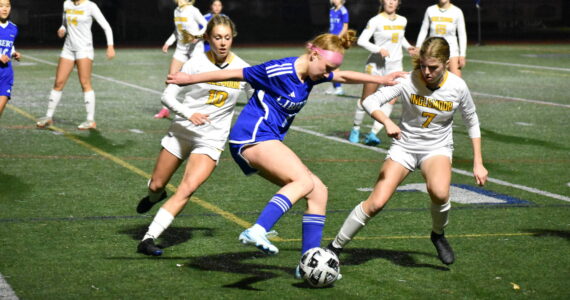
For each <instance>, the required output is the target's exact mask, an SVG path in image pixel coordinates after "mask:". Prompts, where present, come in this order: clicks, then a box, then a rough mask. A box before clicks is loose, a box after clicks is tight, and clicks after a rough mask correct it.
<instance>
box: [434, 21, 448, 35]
mask: <svg viewBox="0 0 570 300" xmlns="http://www.w3.org/2000/svg"><path fill="white" fill-rule="evenodd" d="M435 33H436V34H439V35H445V34H446V33H447V30H446V27H445V24H438V25H435Z"/></svg>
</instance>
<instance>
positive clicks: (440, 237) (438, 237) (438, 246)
mask: <svg viewBox="0 0 570 300" xmlns="http://www.w3.org/2000/svg"><path fill="white" fill-rule="evenodd" d="M431 242H432V243H433V245H434V246H435V250H437V257H438V258H439V260H441V262H442V263H444V264H446V265H451V264H452V263H453V262H454V261H455V254H453V249H451V246H450V245H449V242H447V239H445V236H444V234H443V233H442V234H437V233H435V232H433V231H432V232H431Z"/></svg>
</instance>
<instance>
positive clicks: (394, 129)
mask: <svg viewBox="0 0 570 300" xmlns="http://www.w3.org/2000/svg"><path fill="white" fill-rule="evenodd" d="M384 128H386V134H387V135H388V136H389V137H391V138H395V139H397V140H399V139H400V138H401V137H402V130H401V129H400V127H399V126H398V125H396V123H394V122H393V121H392V120H390V119H387V120H386V121H385V122H384Z"/></svg>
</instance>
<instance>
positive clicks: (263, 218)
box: [256, 194, 293, 231]
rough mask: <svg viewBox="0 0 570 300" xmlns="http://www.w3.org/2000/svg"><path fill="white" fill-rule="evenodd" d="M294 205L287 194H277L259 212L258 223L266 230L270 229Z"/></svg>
mask: <svg viewBox="0 0 570 300" xmlns="http://www.w3.org/2000/svg"><path fill="white" fill-rule="evenodd" d="M292 206H293V204H291V201H290V200H289V198H287V196H285V195H282V194H275V195H273V198H271V200H270V201H269V202H268V203H267V205H265V208H264V209H263V211H261V214H259V217H258V218H257V221H256V224H259V225H260V226H261V227H263V228H265V231H269V230H271V228H273V225H275V223H277V221H279V219H280V218H281V217H282V216H283V215H284V214H285V213H286V212H287V211H288V210H289V209H290V208H291V207H292Z"/></svg>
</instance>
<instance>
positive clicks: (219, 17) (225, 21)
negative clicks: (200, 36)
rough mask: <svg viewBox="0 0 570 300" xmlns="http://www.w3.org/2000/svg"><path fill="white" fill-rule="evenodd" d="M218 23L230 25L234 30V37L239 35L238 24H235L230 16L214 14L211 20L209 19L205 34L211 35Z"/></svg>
mask: <svg viewBox="0 0 570 300" xmlns="http://www.w3.org/2000/svg"><path fill="white" fill-rule="evenodd" d="M218 25H225V26H228V27H229V28H230V29H231V30H232V37H236V36H237V31H236V25H235V24H234V22H233V21H232V20H230V18H228V17H227V16H222V15H214V16H213V17H212V18H211V19H210V21H208V26H206V32H205V33H204V34H205V35H207V36H208V37H210V36H211V34H212V30H214V27H216V26H218Z"/></svg>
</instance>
